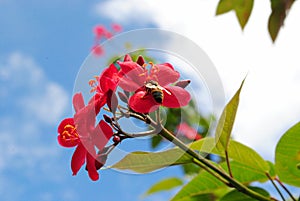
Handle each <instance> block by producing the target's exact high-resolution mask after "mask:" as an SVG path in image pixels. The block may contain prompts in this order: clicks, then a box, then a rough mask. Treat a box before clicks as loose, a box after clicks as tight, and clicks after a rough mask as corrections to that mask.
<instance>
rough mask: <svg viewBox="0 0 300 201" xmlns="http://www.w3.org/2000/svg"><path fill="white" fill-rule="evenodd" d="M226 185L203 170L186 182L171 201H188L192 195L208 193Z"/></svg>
mask: <svg viewBox="0 0 300 201" xmlns="http://www.w3.org/2000/svg"><path fill="white" fill-rule="evenodd" d="M220 188H226V186H225V185H224V184H223V183H222V182H220V181H219V180H218V179H216V178H215V177H213V176H211V175H210V174H209V173H208V172H206V171H205V172H204V171H203V172H201V173H200V174H198V175H197V176H195V177H194V178H193V179H192V180H191V181H190V182H189V183H188V184H186V185H185V186H184V187H183V188H182V189H181V190H180V191H179V192H178V193H177V194H176V195H175V197H174V198H173V199H172V200H171V201H186V200H189V198H190V197H194V196H199V195H204V194H208V193H211V192H214V191H216V190H217V189H220Z"/></svg>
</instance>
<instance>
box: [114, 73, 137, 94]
mask: <svg viewBox="0 0 300 201" xmlns="http://www.w3.org/2000/svg"><path fill="white" fill-rule="evenodd" d="M119 86H120V87H121V88H122V89H124V90H125V91H129V92H132V91H136V90H137V89H138V88H140V87H141V85H138V84H137V83H136V82H134V81H132V80H131V79H128V78H127V77H124V76H123V77H122V78H121V79H120V82H119Z"/></svg>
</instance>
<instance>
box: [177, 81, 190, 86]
mask: <svg viewBox="0 0 300 201" xmlns="http://www.w3.org/2000/svg"><path fill="white" fill-rule="evenodd" d="M190 83H191V80H180V81H178V82H176V84H175V86H178V87H181V88H185V87H187V86H188V85H189V84H190Z"/></svg>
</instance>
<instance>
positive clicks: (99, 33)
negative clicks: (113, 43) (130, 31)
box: [92, 24, 122, 56]
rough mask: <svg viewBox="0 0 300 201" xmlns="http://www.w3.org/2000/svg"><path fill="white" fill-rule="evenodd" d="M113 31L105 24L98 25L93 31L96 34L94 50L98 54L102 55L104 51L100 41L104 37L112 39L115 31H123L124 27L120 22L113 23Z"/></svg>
mask: <svg viewBox="0 0 300 201" xmlns="http://www.w3.org/2000/svg"><path fill="white" fill-rule="evenodd" d="M111 28H112V31H108V29H106V28H105V26H103V25H96V26H95V27H94V28H93V32H94V35H95V41H94V45H93V47H92V52H93V54H94V55H96V56H101V55H103V53H104V50H103V48H102V47H101V46H100V42H101V41H102V39H110V38H111V37H112V36H113V35H114V34H115V33H118V32H121V31H122V27H121V25H119V24H112V25H111Z"/></svg>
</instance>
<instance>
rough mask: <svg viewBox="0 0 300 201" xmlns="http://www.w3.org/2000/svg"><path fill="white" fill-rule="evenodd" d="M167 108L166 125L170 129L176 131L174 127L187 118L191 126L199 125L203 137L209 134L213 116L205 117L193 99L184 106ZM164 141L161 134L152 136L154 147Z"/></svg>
mask: <svg viewBox="0 0 300 201" xmlns="http://www.w3.org/2000/svg"><path fill="white" fill-rule="evenodd" d="M165 109H166V114H167V116H166V119H167V121H166V122H165V125H164V127H165V128H166V129H168V130H170V131H174V129H175V128H176V127H177V126H178V125H179V124H180V123H183V122H181V121H182V120H185V121H187V122H185V123H187V124H188V125H190V126H193V125H195V126H197V127H198V132H199V133H200V134H201V136H202V137H205V136H206V135H207V132H208V129H209V125H210V122H211V119H212V118H205V117H203V115H201V114H200V112H199V111H198V110H197V108H196V104H195V102H194V101H193V100H191V101H190V103H189V104H188V105H187V106H185V107H183V108H165ZM162 141H163V138H162V137H161V136H158V135H155V136H153V137H152V138H151V146H152V148H156V147H157V146H159V144H160V143H161V142H162Z"/></svg>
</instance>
